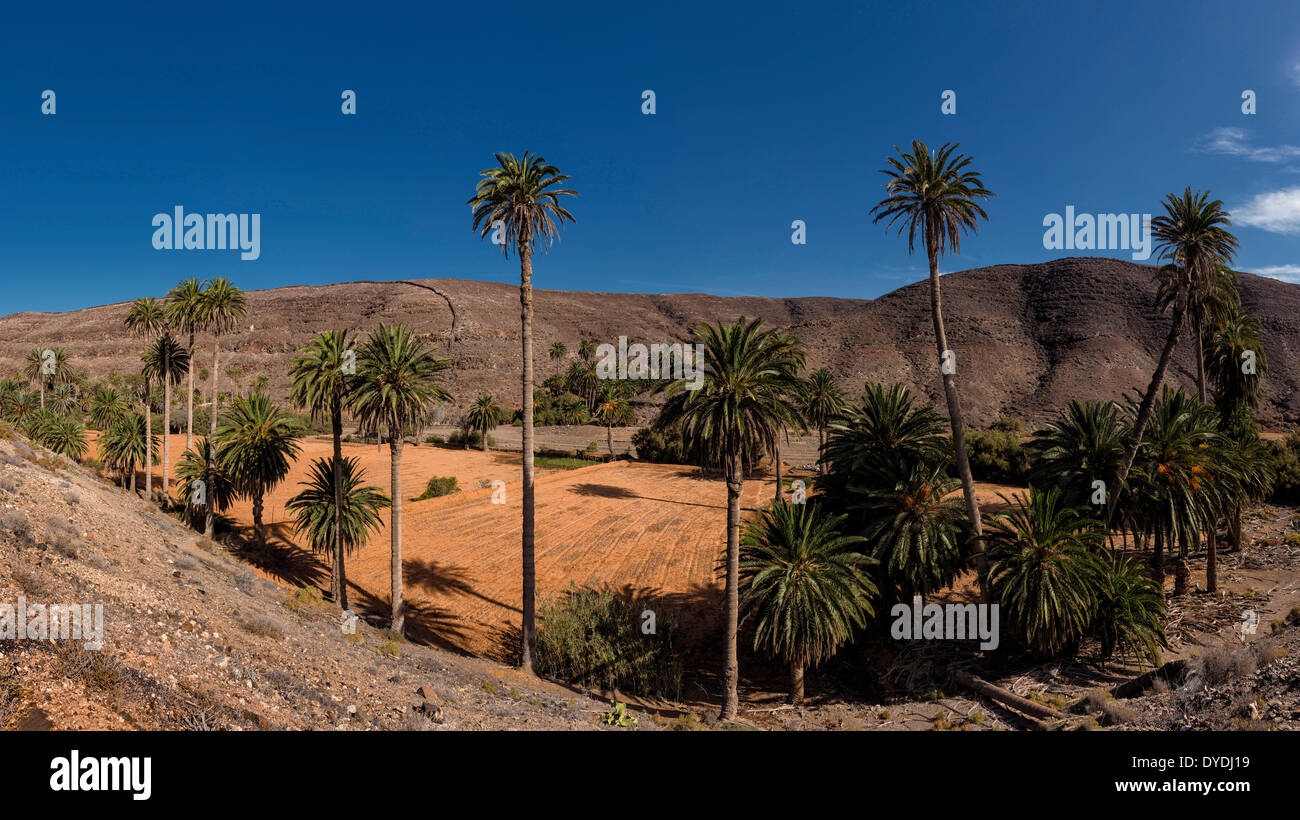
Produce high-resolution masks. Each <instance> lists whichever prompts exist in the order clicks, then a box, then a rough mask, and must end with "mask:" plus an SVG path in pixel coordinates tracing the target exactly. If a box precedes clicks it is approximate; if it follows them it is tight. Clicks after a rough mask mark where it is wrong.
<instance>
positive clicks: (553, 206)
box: [393, 152, 577, 675]
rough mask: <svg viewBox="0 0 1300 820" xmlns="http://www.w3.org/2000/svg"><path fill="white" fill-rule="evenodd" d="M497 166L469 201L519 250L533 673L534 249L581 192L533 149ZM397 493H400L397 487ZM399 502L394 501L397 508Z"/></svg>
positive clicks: (505, 248) (482, 223)
mask: <svg viewBox="0 0 1300 820" xmlns="http://www.w3.org/2000/svg"><path fill="white" fill-rule="evenodd" d="M495 158H496V161H497V167H495V168H488V169H487V170H485V171H483V172H482V174H481V175H480V176H481V177H482V179H480V180H479V183H478V186H477V188H476V189H475V192H474V196H473V197H471V198H470V200H469V204H470V205H471V206H473V208H474V223H473V224H474V229H475V230H477V231H479V232H480V236H487V235H488V233H489V232H490V231H493V230H496V229H498V228H499V229H500V230H501V232H502V240H503V241H502V242H501V251H502V253H504V254H505V255H506V256H507V257H509V255H510V249H511V246H512V245H513V246H514V248H515V250H516V252H517V253H518V254H519V304H520V307H521V308H522V313H521V324H522V326H523V328H522V343H523V374H522V386H523V423H524V425H523V565H524V566H523V575H524V594H523V628H522V629H521V630H520V632H521V644H522V645H521V661H520V666H521V667H522V669H523V671H524V672H525V673H526V674H530V675H531V674H532V672H533V662H534V658H533V641H534V637H535V632H536V611H535V610H536V600H535V599H536V594H537V591H536V580H535V578H534V574H535V568H534V558H533V552H534V537H535V534H534V532H533V526H534V523H533V251H534V250H539V249H540V250H541V251H543V252H544V251H546V250H549V249H550V246H551V242H552V241H553V240H554V239H556V238H558V235H559V231H560V228H561V227H562V226H563V224H564V222H565V221H569V222H572V221H573V214H571V213H569V212H568V211H567V210H565V208H564V206H562V205H561V204H560V197H566V196H577V192H576V191H572V190H569V189H567V188H561V187H557V186H559V185H561V184H562V183H564V182H565V181H567V180H568V179H569V177H568V176H565V175H564V174H561V173H560V171H559V169H558V168H556V167H555V166H553V165H548V164H546V160H545V159H543V158H542V157H540V156H537V155H535V154H530V153H528V152H525V153H524V155H523V157H521V158H516V157H515V156H514V155H513V154H504V153H498V154H496V155H495ZM393 498H395V499H396V498H397V493H396V492H395V491H394V493H393ZM397 506H398V505H395V506H394V511H396V508H397Z"/></svg>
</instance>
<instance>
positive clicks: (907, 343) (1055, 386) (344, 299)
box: [0, 258, 1300, 424]
mask: <svg viewBox="0 0 1300 820" xmlns="http://www.w3.org/2000/svg"><path fill="white" fill-rule="evenodd" d="M1152 273H1153V269H1152V268H1151V267H1148V266H1145V265H1135V264H1132V263H1129V262H1123V261H1119V260H1111V259H1100V258H1069V259H1061V260H1057V261H1054V262H1047V263H1043V264H1038V265H997V266H994V267H990V268H979V269H975V270H969V271H964V272H961V273H954V274H949V275H947V276H944V277H943V297H944V313H945V316H946V317H947V331H948V338H949V344H950V346H951V347H952V348H953V349H954V350H955V351H956V352H957V355H958V359H957V363H958V378H959V384H960V387H961V392H962V399H963V402H964V407H965V408H966V409H967V412H968V414H969V416H970V419H971V421H972V422H973V423H976V424H984V423H987V422H989V421H992V420H993V419H995V418H996V417H997V416H999V415H1001V414H1004V413H1006V414H1012V415H1017V416H1021V417H1028V418H1031V419H1036V418H1041V417H1042V416H1044V415H1046V414H1047V413H1050V412H1052V411H1053V410H1055V409H1057V408H1059V407H1061V406H1063V405H1064V404H1065V402H1067V401H1068V400H1069V399H1072V398H1081V399H1096V398H1107V397H1118V396H1120V395H1121V394H1122V393H1123V392H1124V391H1126V390H1131V389H1133V388H1134V387H1138V386H1145V384H1146V382H1147V379H1148V378H1149V377H1150V373H1151V370H1152V369H1153V367H1154V359H1155V357H1156V355H1158V353H1159V347H1160V344H1161V343H1162V341H1163V339H1164V334H1165V332H1166V329H1167V327H1168V319H1167V318H1166V317H1163V316H1160V315H1158V314H1157V313H1156V312H1155V309H1154V285H1153V283H1152ZM1241 279H1242V281H1241V290H1242V294H1243V298H1244V299H1245V302H1246V304H1247V305H1248V306H1249V307H1250V309H1251V310H1252V311H1253V312H1254V313H1255V314H1256V315H1257V316H1258V317H1259V318H1260V321H1261V323H1262V325H1263V328H1264V332H1265V346H1266V350H1267V354H1268V361H1269V365H1270V378H1269V396H1270V406H1269V408H1268V409H1267V413H1266V415H1268V416H1269V417H1270V420H1271V421H1274V422H1278V421H1281V420H1283V418H1284V417H1285V419H1286V420H1294V418H1295V417H1296V416H1297V415H1300V413H1298V412H1297V411H1300V396H1298V395H1297V387H1298V384H1297V381H1298V377H1297V373H1300V368H1297V367H1295V366H1293V365H1295V364H1298V363H1300V288H1298V287H1296V286H1294V285H1289V284H1286V283H1283V282H1279V281H1276V280H1273V279H1267V278H1262V277H1258V276H1253V275H1250V274H1242V276H1241ZM453 307H454V310H455V331H454V334H453V331H452V325H453V316H452V308H453ZM126 308H127V305H126V303H120V304H115V305H106V306H103V307H96V308H89V309H86V310H80V311H74V312H70V313H56V314H37V313H19V314H14V315H12V316H7V317H4V318H0V373H6V374H7V373H9V372H10V371H12V370H13V369H14V368H16V367H17V366H18V365H19V362H20V360H21V358H22V357H23V355H24V354H25V353H26V352H27V351H29V350H30V349H32V348H34V347H43V346H51V345H58V346H62V347H64V348H67V349H68V350H69V351H71V352H72V354H73V357H74V362H75V364H76V366H78V367H80V368H83V369H85V370H87V371H88V372H89V373H90V374H91V375H92V376H102V375H104V374H106V373H108V372H109V371H110V370H120V371H126V370H129V369H135V368H136V367H138V362H139V354H140V343H139V341H137V340H133V339H132V338H131V337H130V336H128V335H127V334H126V333H125V331H124V329H123V327H122V317H123V316H124V314H125V312H126ZM248 308H249V311H248V318H247V320H246V321H247V324H246V326H244V327H243V328H241V329H240V330H239V331H238V332H236V333H234V334H232V335H231V336H229V337H227V338H226V339H225V340H224V341H223V345H222V346H223V351H222V361H221V370H222V371H223V375H222V382H223V384H224V385H225V387H223V389H225V388H226V387H228V386H229V385H228V384H227V383H226V382H227V379H226V378H225V375H224V371H225V370H226V368H227V366H228V365H229V364H231V363H234V364H237V365H239V366H240V368H241V369H242V371H243V374H244V375H243V376H242V377H241V379H242V381H243V384H244V386H247V385H248V384H249V382H250V381H251V380H252V379H253V378H254V377H255V376H257V375H259V374H263V373H264V374H266V375H267V376H268V377H270V379H271V384H272V390H273V392H274V393H275V394H277V395H279V396H281V397H283V396H284V395H286V393H287V387H288V363H289V359H290V358H291V357H292V355H293V352H294V351H295V350H296V349H297V348H298V347H299V346H300V345H301V344H302V343H303V342H304V341H305V340H306V339H307V338H308V337H309V336H310V335H311V334H313V333H315V332H317V331H320V330H323V329H326V328H331V327H352V328H356V329H358V330H362V331H364V330H366V329H368V328H370V327H372V326H373V325H375V324H376V323H378V322H381V321H384V322H392V321H403V322H408V323H410V324H411V325H413V326H414V327H415V328H416V329H417V330H418V331H419V332H421V333H424V334H427V335H428V336H429V337H430V338H431V339H433V340H434V341H435V342H436V344H437V345H438V346H439V347H440V349H442V350H444V351H449V355H451V356H452V357H453V358H454V359H455V360H456V368H455V372H454V374H453V375H452V377H451V379H450V386H451V389H452V392H453V394H454V395H455V396H456V399H457V404H459V405H462V406H463V405H464V404H467V403H468V402H469V401H472V400H473V397H474V395H475V393H476V392H479V391H490V392H492V393H494V394H496V395H497V396H498V397H499V398H501V399H502V401H503V403H507V404H512V405H514V406H518V403H519V386H518V376H517V373H518V361H517V359H518V350H519V300H518V288H516V287H511V286H509V285H502V284H495V283H488V282H471V281H464V280H455V279H426V280H418V283H412V284H403V283H397V282H383V283H373V282H357V283H348V284H341V285H326V286H320V287H290V288H279V289H276V290H268V291H253V292H250V293H249V294H248ZM740 315H747V316H760V317H762V318H763V319H764V320H765V321H766V322H768V323H769V324H770V325H774V326H777V327H782V328H789V329H790V330H791V331H792V332H793V333H795V334H796V335H797V336H799V337H800V338H801V339H802V340H803V341H804V343H805V344H806V346H807V349H808V362H809V366H810V367H819V366H822V365H826V366H828V367H830V368H831V369H832V370H833V371H834V372H835V373H836V374H837V375H838V376H839V377H840V378H841V380H842V382H843V384H844V385H845V387H846V389H848V390H850V391H851V392H853V393H856V392H857V391H858V390H859V389H860V388H861V385H862V383H863V382H864V381H866V380H883V381H902V382H904V383H905V384H907V385H908V386H909V387H911V388H912V389H913V390H914V391H916V392H918V393H920V394H921V395H924V396H926V397H928V398H929V399H930V400H931V401H936V403H937V404H938V405H939V406H940V409H941V410H942V409H943V408H942V404H943V402H942V400H941V397H940V388H939V380H938V372H937V368H938V363H937V357H936V355H935V352H934V342H933V338H934V335H933V328H932V326H931V323H930V310H929V288H928V285H927V283H925V282H918V283H915V284H912V285H909V286H907V287H904V288H901V289H899V290H897V291H894V292H893V293H889V294H887V295H885V296H882V297H880V298H879V299H875V300H851V299H830V298H802V299H767V298H757V297H741V298H725V297H719V296H708V295H702V294H670V295H642V294H612V293H585V292H566V291H550V290H539V291H537V294H536V320H535V322H536V348H537V350H536V353H537V373H538V377H537V378H538V382H539V383H540V381H541V380H542V379H543V378H545V377H546V376H547V375H549V374H550V373H552V372H554V371H555V370H556V369H557V368H558V366H557V365H556V364H554V363H552V362H551V361H550V360H549V359H548V358H547V355H546V352H547V348H548V347H549V345H550V343H551V342H552V341H555V340H561V341H563V342H565V343H566V344H567V345H568V347H569V349H570V351H571V352H572V351H576V348H577V343H578V341H579V340H580V339H582V338H592V339H594V340H596V341H597V342H611V343H613V342H616V341H617V338H618V337H619V336H620V335H622V336H627V337H628V338H629V339H630V340H632V341H638V340H639V341H644V342H652V341H670V340H677V339H684V338H685V337H686V328H687V327H689V326H690V325H691V324H692V323H694V322H698V321H703V320H707V321H714V320H718V319H722V320H730V319H734V318H735V317H737V316H740ZM199 361H200V363H201V364H203V365H205V366H209V367H210V366H211V345H210V344H209V343H208V342H207V340H206V339H202V340H201V341H200V360H199ZM1193 372H1194V365H1193V362H1192V357H1191V345H1190V344H1181V345H1180V349H1179V353H1178V355H1177V357H1176V359H1175V362H1174V365H1173V367H1172V368H1171V371H1170V378H1171V379H1172V380H1174V381H1176V382H1178V383H1182V384H1187V385H1190V384H1191V383H1192V374H1193Z"/></svg>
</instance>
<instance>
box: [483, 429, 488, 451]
mask: <svg viewBox="0 0 1300 820" xmlns="http://www.w3.org/2000/svg"><path fill="white" fill-rule="evenodd" d="M482 444H483V452H485V453H486V452H487V451H488V448H487V426H486V425H485V426H484V427H483V442H482Z"/></svg>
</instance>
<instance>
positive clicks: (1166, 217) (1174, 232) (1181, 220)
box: [1106, 187, 1237, 529]
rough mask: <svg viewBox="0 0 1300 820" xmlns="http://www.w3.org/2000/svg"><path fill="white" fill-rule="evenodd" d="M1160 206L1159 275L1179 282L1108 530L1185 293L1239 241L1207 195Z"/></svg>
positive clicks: (1225, 260) (1156, 232)
mask: <svg viewBox="0 0 1300 820" xmlns="http://www.w3.org/2000/svg"><path fill="white" fill-rule="evenodd" d="M1163 205H1164V208H1165V213H1164V214H1163V215H1162V216H1158V217H1156V218H1155V219H1153V220H1151V232H1152V235H1153V236H1154V237H1155V239H1156V241H1157V245H1156V251H1157V252H1158V253H1159V256H1160V258H1161V259H1170V260H1172V262H1171V264H1168V265H1164V266H1162V267H1161V269H1160V274H1159V275H1160V276H1161V277H1170V278H1176V280H1177V282H1178V285H1177V286H1176V288H1175V290H1176V293H1177V295H1176V296H1175V297H1174V300H1173V319H1172V320H1171V321H1170V323H1169V333H1168V335H1166V337H1165V345H1164V347H1163V348H1162V349H1161V351H1160V360H1159V361H1158V362H1157V364H1156V369H1155V372H1154V373H1152V374H1151V383H1150V384H1149V385H1148V386H1147V389H1146V392H1145V393H1143V394H1142V404H1141V406H1140V407H1138V411H1137V417H1136V418H1135V419H1134V421H1133V435H1132V437H1131V438H1130V440H1129V445H1128V449H1127V450H1126V451H1125V453H1124V463H1123V464H1122V465H1121V466H1120V473H1119V486H1117V487H1116V488H1115V492H1113V493H1111V503H1110V509H1109V511H1108V513H1107V515H1106V526H1107V528H1108V529H1109V527H1110V524H1111V521H1113V520H1114V517H1115V510H1116V508H1117V507H1118V506H1119V502H1120V500H1121V498H1122V496H1123V494H1124V485H1125V482H1127V481H1128V474H1129V471H1130V470H1131V469H1133V459H1134V458H1135V457H1136V456H1137V450H1138V447H1139V446H1140V445H1141V443H1142V435H1143V433H1144V432H1145V431H1146V426H1147V422H1148V421H1150V420H1151V406H1152V403H1153V402H1154V401H1155V400H1156V395H1157V393H1159V391H1160V384H1161V382H1162V381H1163V380H1164V377H1165V369H1166V368H1167V367H1168V366H1169V360H1170V358H1171V357H1172V356H1173V353H1174V347H1175V346H1176V345H1177V344H1178V335H1179V333H1180V332H1181V331H1182V327H1183V319H1184V317H1185V316H1186V314H1187V303H1188V299H1189V294H1190V293H1191V291H1192V290H1193V289H1195V288H1200V287H1202V283H1203V282H1204V281H1206V280H1207V279H1208V278H1209V277H1211V276H1213V275H1214V274H1215V272H1216V271H1217V270H1218V266H1219V265H1227V264H1229V263H1230V262H1231V261H1232V256H1233V254H1234V253H1235V252H1236V248H1237V238H1236V237H1235V236H1233V235H1232V234H1231V233H1229V232H1228V230H1227V228H1228V227H1229V226H1231V225H1232V220H1231V219H1229V218H1228V212H1227V211H1225V210H1223V203H1222V202H1221V201H1219V200H1217V199H1216V200H1213V201H1210V195H1209V192H1208V191H1205V192H1201V191H1198V192H1197V193H1196V194H1193V193H1192V189H1191V188H1190V187H1189V188H1187V190H1185V191H1184V192H1183V194H1182V196H1178V195H1176V194H1169V195H1168V196H1166V197H1165V201H1164V203H1163Z"/></svg>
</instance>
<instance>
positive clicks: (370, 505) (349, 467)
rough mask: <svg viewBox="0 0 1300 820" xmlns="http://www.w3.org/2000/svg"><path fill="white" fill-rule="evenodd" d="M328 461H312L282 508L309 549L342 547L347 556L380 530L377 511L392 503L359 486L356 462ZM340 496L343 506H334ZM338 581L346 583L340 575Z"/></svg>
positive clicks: (370, 488)
mask: <svg viewBox="0 0 1300 820" xmlns="http://www.w3.org/2000/svg"><path fill="white" fill-rule="evenodd" d="M332 461H333V459H326V458H318V459H316V460H315V461H313V462H312V463H311V470H310V472H309V473H308V475H307V480H306V481H303V482H300V483H299V484H298V486H300V487H303V488H304V489H303V490H302V492H300V493H298V494H297V495H295V496H294V497H293V498H291V499H289V501H288V502H287V503H286V504H285V505H284V508H285V509H286V510H288V511H289V512H291V513H293V516H294V527H295V528H296V529H297V530H298V532H299V533H301V534H303V535H306V536H307V540H308V541H309V542H310V543H311V546H312V549H313V550H315V551H316V552H319V553H329V554H331V555H333V553H334V552H335V550H336V549H338V545H339V544H342V545H343V548H344V550H346V551H347V552H348V553H349V554H351V553H354V552H356V551H357V550H358V549H360V548H361V547H362V546H364V545H365V543H366V540H367V539H368V538H369V535H370V533H372V532H378V531H379V530H380V529H381V528H382V527H383V519H381V518H380V517H379V511H380V510H383V509H385V508H386V507H390V506H392V502H391V501H390V500H389V498H388V496H386V495H384V494H383V492H382V491H381V490H380V489H379V488H378V487H374V486H371V485H368V484H364V483H363V482H364V481H365V470H363V469H361V467H360V466H359V462H358V461H357V459H355V458H347V459H343V462H342V464H341V465H337V466H336V465H334V464H331V462H332ZM340 478H341V480H342V487H343V492H342V494H339V493H336V486H337V485H336V484H335V481H336V479H340ZM340 497H341V498H342V499H343V505H342V507H336V504H337V499H338V498H340ZM340 527H341V529H340ZM335 560H336V561H337V559H335ZM339 581H340V582H341V583H343V584H346V583H347V579H346V578H345V577H343V576H342V575H340V576H339ZM343 608H344V609H347V607H346V606H344V607H343Z"/></svg>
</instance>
